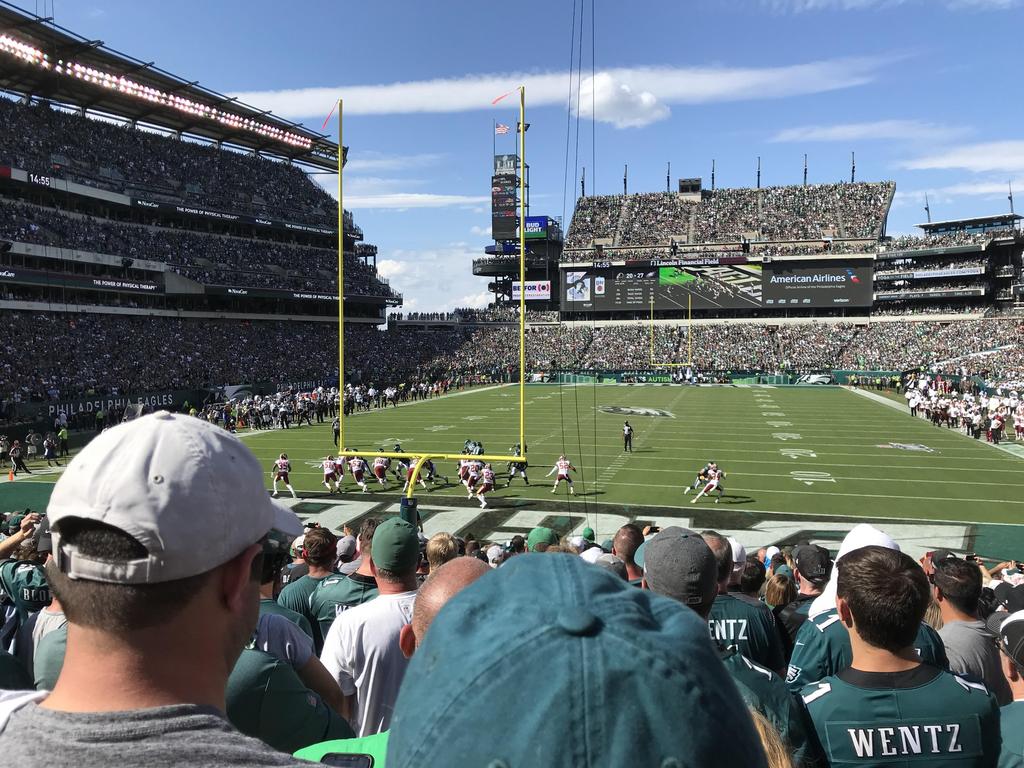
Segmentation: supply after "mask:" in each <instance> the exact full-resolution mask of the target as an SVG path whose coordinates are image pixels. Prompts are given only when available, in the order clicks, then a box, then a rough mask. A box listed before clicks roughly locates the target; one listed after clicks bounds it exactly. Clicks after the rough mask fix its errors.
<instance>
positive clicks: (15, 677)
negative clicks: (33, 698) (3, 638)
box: [0, 650, 33, 691]
mask: <svg viewBox="0 0 1024 768" xmlns="http://www.w3.org/2000/svg"><path fill="white" fill-rule="evenodd" d="M32 688H33V685H32V678H30V677H29V676H28V672H27V671H26V670H25V667H24V666H22V663H21V662H20V661H18V659H17V657H16V656H13V655H12V654H10V653H7V651H3V650H0V690H3V691H31V690H32Z"/></svg>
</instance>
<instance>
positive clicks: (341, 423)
mask: <svg viewBox="0 0 1024 768" xmlns="http://www.w3.org/2000/svg"><path fill="white" fill-rule="evenodd" d="M341 124H342V100H341V99H338V401H339V406H340V407H339V408H338V449H339V450H342V451H344V450H345V206H344V203H343V202H342V200H343V198H342V193H341V191H342V184H341V177H342V167H343V166H344V164H345V146H344V145H343V144H342V142H341Z"/></svg>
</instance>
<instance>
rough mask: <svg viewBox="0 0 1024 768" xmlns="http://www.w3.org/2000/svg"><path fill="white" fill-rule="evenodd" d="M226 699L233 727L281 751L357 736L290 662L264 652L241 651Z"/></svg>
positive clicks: (292, 750) (229, 718)
mask: <svg viewBox="0 0 1024 768" xmlns="http://www.w3.org/2000/svg"><path fill="white" fill-rule="evenodd" d="M225 700H226V703H227V715H228V720H230V721H231V724H232V725H234V726H235V727H236V728H237V729H238V730H240V731H241V732H242V733H244V734H245V735H246V736H253V737H255V738H257V739H260V740H261V741H263V742H264V743H266V744H269V745H270V746H271V747H273V748H274V749H277V750H280V751H282V752H289V753H290V752H294V751H295V750H297V749H302V748H303V747H308V746H309V745H310V744H316V743H317V742H320V741H325V740H327V739H348V738H351V737H352V736H354V735H355V734H354V733H352V728H351V727H349V724H348V723H347V722H346V721H345V719H344V718H342V716H341V715H339V714H338V713H337V712H335V711H334V710H333V709H331V708H330V707H328V706H327V705H326V704H324V702H323V699H321V698H320V697H319V696H318V695H317V694H315V693H314V692H313V691H311V690H309V689H308V688H307V687H306V685H305V684H304V683H303V682H302V680H301V679H299V676H298V675H297V674H296V673H295V670H294V669H292V667H291V666H289V665H288V663H287V662H283V661H280V660H279V659H277V658H275V657H274V656H271V655H270V654H269V653H264V652H263V651H257V650H253V649H251V648H246V649H245V650H243V651H242V655H241V656H239V657H238V662H237V663H236V664H235V668H234V669H233V670H231V676H230V677H229V678H228V684H227V690H226V692H225Z"/></svg>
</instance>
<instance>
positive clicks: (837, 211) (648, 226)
mask: <svg viewBox="0 0 1024 768" xmlns="http://www.w3.org/2000/svg"><path fill="white" fill-rule="evenodd" d="M894 188H895V187H894V185H893V183H892V182H881V183H865V182H857V183H854V184H818V185H812V186H784V187H766V188H764V189H749V188H740V189H719V190H715V191H713V192H705V193H704V195H703V197H702V199H701V200H700V202H697V201H695V200H693V198H691V197H689V196H684V195H679V194H675V193H671V192H657V193H643V194H634V195H626V196H622V195H610V196H599V197H584V198H581V199H580V200H579V201H578V202H577V207H576V213H575V214H574V215H573V220H572V223H571V224H570V226H569V233H568V235H567V237H566V241H565V245H566V248H567V249H581V248H590V247H592V246H593V245H594V244H595V242H598V243H604V244H606V245H615V246H643V245H667V244H668V243H669V242H670V241H671V240H675V241H677V242H680V243H716V242H738V241H740V240H749V241H776V240H779V241H791V240H818V241H821V240H822V239H825V238H836V239H842V240H845V239H858V238H866V239H877V238H878V237H879V236H880V235H881V233H882V227H883V224H884V222H885V217H886V215H887V213H888V210H889V204H890V202H891V199H892V194H893V190H894Z"/></svg>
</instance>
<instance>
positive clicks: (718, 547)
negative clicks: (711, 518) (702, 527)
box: [703, 531, 739, 590]
mask: <svg viewBox="0 0 1024 768" xmlns="http://www.w3.org/2000/svg"><path fill="white" fill-rule="evenodd" d="M703 536H704V541H705V542H706V543H707V545H708V547H710V548H711V553H712V554H713V555H714V556H715V562H716V563H717V564H718V589H719V590H724V589H726V588H727V587H728V586H729V582H730V581H732V580H733V569H732V565H733V563H732V544H731V543H730V542H729V539H727V538H726V537H725V536H723V535H722V534H720V533H717V532H716V531H705V532H704V534H703ZM735 578H736V580H737V581H738V580H739V576H738V575H736V577H735Z"/></svg>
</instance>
